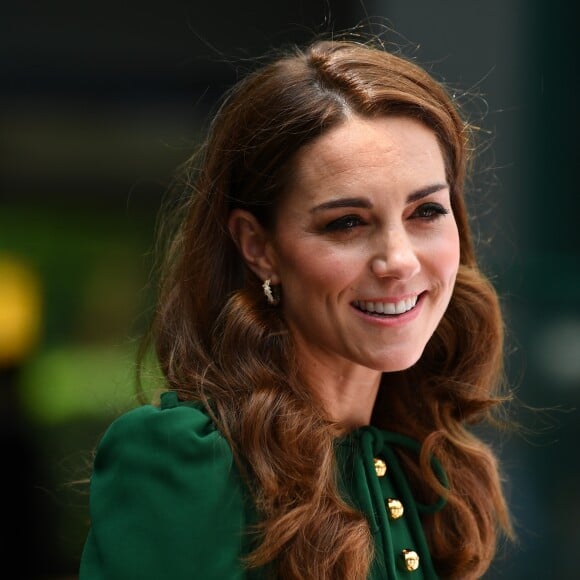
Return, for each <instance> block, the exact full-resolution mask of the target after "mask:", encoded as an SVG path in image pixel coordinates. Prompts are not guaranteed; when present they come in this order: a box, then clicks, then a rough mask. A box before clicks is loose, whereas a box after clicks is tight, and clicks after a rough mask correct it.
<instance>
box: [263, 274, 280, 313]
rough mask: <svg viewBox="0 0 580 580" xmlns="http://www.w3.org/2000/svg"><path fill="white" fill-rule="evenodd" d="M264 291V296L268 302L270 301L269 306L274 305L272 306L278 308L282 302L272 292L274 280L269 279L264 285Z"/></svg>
mask: <svg viewBox="0 0 580 580" xmlns="http://www.w3.org/2000/svg"><path fill="white" fill-rule="evenodd" d="M262 289H263V290H264V295H265V296H266V300H268V304H272V306H276V304H278V302H280V300H279V299H278V298H277V297H274V294H273V292H272V280H271V279H270V278H268V279H267V280H265V281H264V283H263V284H262Z"/></svg>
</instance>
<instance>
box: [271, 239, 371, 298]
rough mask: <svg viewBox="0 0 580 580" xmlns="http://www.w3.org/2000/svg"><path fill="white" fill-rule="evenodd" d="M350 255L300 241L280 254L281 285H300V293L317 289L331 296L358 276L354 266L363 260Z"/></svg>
mask: <svg viewBox="0 0 580 580" xmlns="http://www.w3.org/2000/svg"><path fill="white" fill-rule="evenodd" d="M350 254H351V253H350V252H344V251H343V252H341V251H337V250H329V249H328V248H321V247H320V246H319V245H312V244H302V243H300V242H297V243H295V244H294V245H292V246H289V251H286V252H284V253H283V254H281V255H280V258H281V260H280V262H279V271H280V276H281V283H282V285H283V286H284V285H285V283H286V285H292V286H294V285H295V284H299V285H300V291H301V292H305V291H306V292H308V291H312V290H314V289H315V288H316V289H319V290H321V291H322V292H323V291H327V292H328V293H332V292H340V291H341V290H342V289H344V288H346V287H347V286H348V285H349V282H350V281H351V280H352V279H353V278H354V277H355V276H356V274H355V267H356V266H357V265H358V264H360V259H358V258H357V257H356V256H351V255H350Z"/></svg>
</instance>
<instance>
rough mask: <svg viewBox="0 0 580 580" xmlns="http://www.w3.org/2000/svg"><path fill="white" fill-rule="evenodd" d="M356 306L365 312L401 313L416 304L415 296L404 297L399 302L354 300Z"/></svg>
mask: <svg viewBox="0 0 580 580" xmlns="http://www.w3.org/2000/svg"><path fill="white" fill-rule="evenodd" d="M353 304H354V305H355V306H356V307H357V308H360V309H361V310H365V311H366V312H375V313H377V314H403V313H404V312H407V311H409V310H411V308H414V307H415V304H417V296H413V297H412V298H406V299H405V300H400V301H399V302H362V301H360V300H355V301H354V303H353Z"/></svg>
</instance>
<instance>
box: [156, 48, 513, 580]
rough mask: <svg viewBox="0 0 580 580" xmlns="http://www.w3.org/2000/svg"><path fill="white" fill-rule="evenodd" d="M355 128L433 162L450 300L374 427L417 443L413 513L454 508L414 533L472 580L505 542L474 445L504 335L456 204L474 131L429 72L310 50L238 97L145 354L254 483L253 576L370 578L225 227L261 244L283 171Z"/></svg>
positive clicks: (368, 54)
mask: <svg viewBox="0 0 580 580" xmlns="http://www.w3.org/2000/svg"><path fill="white" fill-rule="evenodd" d="M352 114H356V115H359V116H363V117H367V118H369V117H376V116H379V115H406V116H411V117H413V118H416V119H419V120H421V121H422V122H423V123H425V124H426V125H427V126H428V127H430V128H431V129H432V130H433V131H434V133H435V134H436V135H437V137H438V139H439V141H440V144H441V148H442V151H443V153H444V157H445V162H446V170H447V178H448V182H449V184H450V189H451V203H452V208H453V212H454V215H455V219H456V221H457V225H458V229H459V235H460V244H461V255H460V268H459V273H458V276H457V281H456V285H455V289H454V293H453V296H452V299H451V302H450V305H449V307H448V309H447V311H446V313H445V316H444V318H443V320H442V321H441V323H440V324H439V327H438V328H437V330H436V332H435V334H434V335H433V337H432V338H431V340H430V341H429V343H428V345H427V347H426V349H425V352H424V353H423V355H422V357H421V359H420V361H419V362H418V363H417V364H416V365H414V366H413V367H412V368H410V369H408V370H405V371H401V372H398V373H388V374H384V375H383V383H384V385H388V388H382V389H381V391H380V395H379V398H378V399H377V402H376V405H375V408H374V411H373V423H375V424H376V425H378V426H379V427H383V428H388V429H390V430H394V431H397V432H400V433H403V434H405V435H408V436H411V437H414V438H415V439H417V440H418V441H420V442H421V443H422V452H421V455H420V459H419V461H417V460H416V459H414V458H412V457H407V456H405V455H404V454H402V459H403V461H404V463H405V466H406V469H407V472H408V476H409V478H410V481H411V483H412V485H413V487H414V490H415V493H416V495H417V497H418V498H421V499H429V498H433V497H434V496H435V495H437V494H441V493H443V494H445V495H446V496H447V500H448V503H447V506H446V507H445V508H444V509H443V510H441V511H440V512H438V513H436V514H433V515H430V516H428V517H427V518H426V519H425V520H424V526H425V531H426V535H427V539H428V542H429V546H430V549H431V552H432V557H433V560H434V563H435V565H436V568H437V570H438V572H439V574H441V575H442V576H444V577H449V578H457V577H461V578H463V579H467V578H476V577H479V576H480V575H481V574H482V573H483V572H484V571H485V570H486V569H487V567H488V566H489V564H490V562H491V560H492V558H493V556H494V554H495V549H496V542H497V533H498V528H503V529H504V530H505V531H506V532H507V533H508V534H509V533H510V532H511V528H510V520H509V515H508V511H507V508H506V505H505V502H504V498H503V494H502V490H501V485H500V478H499V474H498V468H497V465H496V462H495V459H494V454H493V453H492V451H491V450H490V449H489V448H488V447H487V446H486V445H485V444H484V443H483V442H482V441H480V440H479V439H477V438H476V437H475V436H474V435H472V434H471V433H470V431H469V429H468V427H469V424H471V423H474V422H479V421H482V420H484V419H487V418H490V416H491V415H490V411H491V409H492V408H494V407H496V406H497V405H498V404H499V402H500V401H501V399H500V397H499V396H498V389H499V386H500V383H501V377H502V358H503V341H502V334H503V327H502V317H501V313H500V307H499V303H498V299H497V296H496V293H495V291H494V289H493V288H492V286H491V285H490V283H489V282H488V281H487V280H486V279H485V277H484V276H483V275H482V273H481V272H480V271H479V269H478V267H477V263H476V258H475V253H474V248H473V244H472V239H471V234H470V231H469V224H468V218H467V213H466V208H465V203H464V197H463V188H464V181H465V173H466V164H467V161H468V157H469V153H470V145H469V137H470V131H469V126H468V125H467V124H466V123H465V122H464V121H463V119H462V118H461V116H460V114H459V113H458V108H457V106H456V105H455V104H454V103H453V101H452V100H451V99H450V97H449V96H448V93H447V92H446V90H445V89H444V87H443V86H442V85H441V84H440V83H438V82H437V81H435V80H434V79H433V78H432V77H431V76H430V75H429V74H428V73H427V72H426V71H425V70H424V69H422V68H421V67H419V66H417V65H415V64H414V63H413V62H411V61H410V60H407V59H405V58H403V57H400V56H395V55H393V54H390V53H389V52H387V51H385V50H383V49H382V48H381V47H379V46H371V45H364V44H359V43H355V42H351V41H317V42H315V43H313V44H311V45H310V46H308V47H307V48H306V49H304V50H299V49H295V50H294V51H293V52H292V53H290V54H285V55H282V56H278V57H277V58H276V59H275V60H273V61H272V62H270V63H269V64H267V65H264V66H262V67H261V68H259V69H258V70H257V71H255V72H253V73H251V74H249V75H248V76H246V77H245V78H244V79H243V80H242V81H240V82H239V83H237V84H236V85H235V86H234V87H233V89H232V90H231V91H230V92H229V94H228V95H227V97H226V98H225V100H224V102H223V104H222V106H221V107H220V109H219V111H218V112H217V114H216V116H215V118H214V120H213V122H212V125H211V127H210V130H209V135H208V138H207V140H206V142H205V144H204V147H203V149H202V151H201V156H200V158H199V159H197V158H194V159H192V160H191V161H190V163H189V164H188V165H187V166H186V168H185V169H186V172H185V177H186V178H185V180H184V181H183V182H181V187H182V189H181V192H182V195H184V194H185V198H186V201H185V210H184V211H185V214H184V217H183V220H182V221H181V224H180V226H179V229H178V230H177V233H176V234H175V236H174V237H173V239H172V242H171V245H170V247H169V253H168V255H167V257H166V261H165V269H164V271H163V277H162V280H161V284H160V287H159V296H158V302H157V310H156V312H155V316H154V320H153V325H152V329H151V335H150V337H149V338H150V339H151V340H153V342H154V344H155V347H156V352H157V356H158V359H159V361H160V364H161V368H162V370H163V372H164V375H165V377H166V380H167V382H168V385H169V387H170V388H171V389H174V390H176V391H178V393H179V394H180V396H181V397H182V398H184V399H189V400H201V401H203V402H205V404H206V407H207V408H208V410H209V412H210V413H211V414H212V416H213V418H214V420H215V421H216V423H217V425H218V426H219V428H220V429H221V431H222V432H223V434H224V435H225V436H226V437H227V438H228V440H229V442H230V444H231V446H232V449H233V451H234V455H235V457H236V460H237V462H238V464H239V467H240V469H242V471H243V473H245V474H246V476H247V478H248V481H249V482H250V486H251V489H252V491H253V493H254V497H255V501H256V504H257V507H258V510H259V513H260V514H261V516H262V521H261V522H260V523H259V525H258V527H257V532H258V536H257V538H258V539H257V541H256V544H255V549H254V551H253V552H252V553H251V554H249V555H248V557H247V564H248V565H249V566H250V567H257V566H262V565H266V564H270V565H271V566H273V568H274V569H275V570H276V572H277V577H280V578H319V579H331V578H349V579H363V578H366V576H367V574H368V570H369V565H370V561H371V559H372V539H371V536H370V533H369V530H368V525H367V522H366V520H365V518H364V517H363V516H362V515H361V514H360V513H358V512H357V511H356V510H354V509H353V508H351V507H350V506H348V505H347V504H346V503H345V502H344V500H343V499H342V498H341V497H340V494H339V493H338V491H337V487H336V482H335V473H334V469H335V466H334V453H333V440H334V439H335V437H336V435H337V432H336V428H335V426H334V425H333V424H332V423H331V422H330V421H329V420H328V419H327V417H325V415H324V412H323V409H322V408H321V406H320V404H319V403H318V402H317V401H316V400H315V398H314V396H313V394H312V393H310V392H309V391H308V390H307V389H305V388H303V385H302V384H301V381H300V377H299V375H298V372H297V371H296V368H297V365H296V364H295V361H294V349H293V345H292V341H291V338H290V336H289V333H288V332H287V329H286V326H285V323H284V320H283V319H282V318H281V316H280V315H279V310H277V309H275V308H272V307H269V306H268V305H267V304H266V303H265V300H264V297H263V295H262V291H261V288H260V281H259V280H258V279H257V277H256V276H255V275H253V274H252V273H251V272H250V271H249V269H248V268H247V267H246V266H245V264H244V262H243V260H242V259H241V257H240V255H239V253H238V251H237V249H236V247H235V245H234V243H233V241H232V239H231V236H230V233H229V231H228V229H227V225H226V224H227V219H228V215H229V213H230V211H231V210H232V209H233V208H236V207H241V208H244V209H247V210H249V211H251V212H252V213H254V215H255V216H256V217H257V218H258V219H259V220H260V221H261V222H262V224H263V225H264V226H265V227H268V226H269V225H270V224H271V219H272V216H273V213H274V210H275V208H276V200H277V199H279V197H280V195H281V193H282V192H283V190H284V187H285V185H286V184H287V182H288V179H289V172H288V169H289V166H290V165H291V161H292V158H293V155H294V153H296V152H297V151H298V150H299V149H300V148H301V147H302V146H303V145H304V144H306V143H308V142H311V141H312V140H313V139H315V138H316V137H318V136H320V135H322V134H323V133H324V132H325V131H328V130H329V129H330V128H332V127H335V126H337V125H339V124H340V123H342V122H343V121H344V120H345V118H346V117H347V116H348V115H352ZM395 385H396V388H394V387H395ZM386 409H388V413H387V412H386ZM431 454H435V455H436V456H437V458H438V459H439V461H440V462H441V464H442V466H443V468H444V469H445V471H446V473H447V476H448V480H449V486H450V488H449V491H448V492H447V491H446V490H444V489H442V486H441V484H440V483H439V481H438V479H437V478H436V477H435V475H434V474H433V473H432V471H431V467H430V456H431Z"/></svg>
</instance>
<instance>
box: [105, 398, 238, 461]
mask: <svg viewBox="0 0 580 580" xmlns="http://www.w3.org/2000/svg"><path fill="white" fill-rule="evenodd" d="M111 448H113V449H117V450H123V449H124V448H127V449H129V450H130V451H132V452H135V451H137V450H138V449H145V448H148V449H149V450H150V451H151V452H155V453H164V454H167V456H175V455H176V454H177V455H179V456H180V457H181V459H182V460H184V461H185V460H188V459H195V458H199V457H198V456H199V455H200V454H201V455H202V456H203V455H204V454H205V453H211V455H212V456H214V457H215V458H216V459H217V458H219V457H220V456H221V459H222V460H226V461H228V460H230V461H231V460H232V452H231V449H230V446H229V444H228V443H227V441H226V440H225V438H224V437H223V436H222V434H221V432H220V431H219V430H218V429H217V428H216V427H215V425H214V423H213V421H212V420H211V418H210V417H209V416H208V414H207V413H206V412H205V410H204V409H203V407H202V405H201V404H199V403H183V402H180V401H179V400H178V398H177V395H176V393H174V392H166V393H163V394H162V395H161V402H160V404H159V405H158V406H156V405H143V406H140V407H137V408H135V409H132V410H130V411H127V412H126V413H124V414H123V415H121V416H120V417H118V418H117V419H115V420H114V421H113V422H112V423H111V425H110V426H109V428H108V429H107V431H106V432H105V434H104V436H103V438H102V439H101V442H100V443H99V450H98V451H99V454H103V453H104V452H106V451H107V450H110V449H111ZM97 457H98V455H97Z"/></svg>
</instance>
